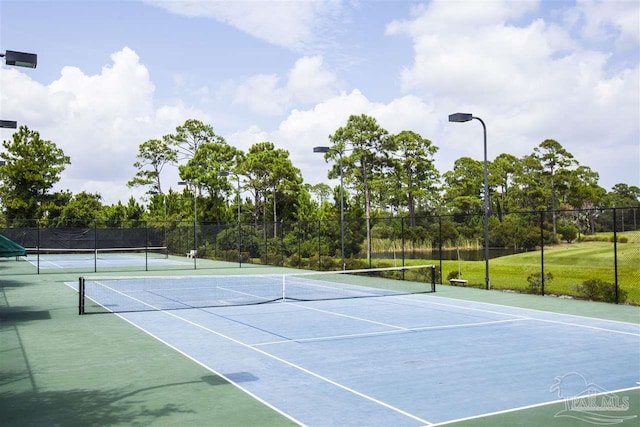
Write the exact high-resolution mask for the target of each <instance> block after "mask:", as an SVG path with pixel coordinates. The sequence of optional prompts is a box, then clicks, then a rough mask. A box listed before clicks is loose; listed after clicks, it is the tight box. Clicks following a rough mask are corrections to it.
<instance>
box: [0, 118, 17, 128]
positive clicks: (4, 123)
mask: <svg viewBox="0 0 640 427" xmlns="http://www.w3.org/2000/svg"><path fill="white" fill-rule="evenodd" d="M17 127H18V122H16V121H15V120H0V128H3V129H15V128H17Z"/></svg>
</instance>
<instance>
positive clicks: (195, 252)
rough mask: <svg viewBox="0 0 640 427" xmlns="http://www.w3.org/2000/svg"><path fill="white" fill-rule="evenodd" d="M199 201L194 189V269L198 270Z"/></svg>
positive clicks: (182, 182) (179, 183)
mask: <svg viewBox="0 0 640 427" xmlns="http://www.w3.org/2000/svg"><path fill="white" fill-rule="evenodd" d="M189 184H190V183H189V182H188V181H179V182H178V185H187V186H188V185H189ZM197 200H198V192H197V191H196V188H195V187H194V189H193V246H194V252H193V268H194V269H195V268H196V265H197V264H196V259H197V258H198V231H197V224H198V206H197Z"/></svg>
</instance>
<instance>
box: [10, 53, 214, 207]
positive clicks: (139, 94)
mask: <svg viewBox="0 0 640 427" xmlns="http://www.w3.org/2000/svg"><path fill="white" fill-rule="evenodd" d="M111 60H112V63H111V64H110V65H108V66H105V67H103V68H102V70H101V72H100V74H96V75H86V74H84V72H83V71H82V70H81V69H79V68H76V67H64V68H63V69H62V71H61V74H60V77H59V78H58V79H57V80H55V81H53V82H51V83H50V84H48V85H43V84H40V83H37V82H34V81H33V80H31V79H30V78H29V77H28V75H27V74H25V73H23V72H21V71H17V70H16V69H4V68H2V69H0V77H2V79H1V80H2V90H1V100H0V101H1V102H0V105H2V107H3V109H2V114H3V117H4V116H5V115H6V116H7V117H12V120H17V121H18V123H19V124H20V125H26V126H28V127H29V129H32V130H37V131H38V132H39V133H40V136H41V137H42V138H43V139H46V140H50V141H52V142H54V143H55V144H56V145H57V146H58V147H59V148H61V149H62V150H63V151H64V153H65V154H66V155H68V156H69V157H70V158H71V165H69V166H67V169H66V170H65V171H64V172H63V173H62V175H61V181H60V182H59V185H58V188H59V189H69V190H71V191H72V192H73V193H78V192H80V191H88V192H98V193H100V194H101V195H102V196H103V199H104V201H105V202H106V203H113V202H115V201H117V200H123V201H126V199H128V196H129V195H135V196H138V195H139V194H140V193H141V191H140V190H138V189H128V188H127V187H126V185H125V184H126V182H127V181H128V180H130V179H131V178H133V176H134V175H135V172H136V171H135V169H134V167H133V163H134V162H135V160H136V155H137V153H138V147H139V145H140V144H141V143H142V142H144V141H146V140H147V139H151V138H157V137H160V136H162V135H163V134H165V133H170V132H172V131H174V129H175V127H176V126H177V125H179V124H182V123H183V122H184V121H185V120H186V119H187V118H199V119H202V120H204V121H208V119H209V117H208V115H207V114H205V113H203V112H202V111H199V110H197V109H194V108H191V107H188V106H185V105H184V104H183V103H182V102H177V103H175V104H174V105H165V106H160V107H158V108H154V105H153V104H154V85H153V83H152V82H151V80H150V78H149V73H148V71H147V69H146V67H145V66H144V65H142V64H140V58H139V57H138V55H137V54H136V53H135V52H134V51H133V50H131V49H129V48H126V47H125V48H123V49H122V50H120V51H118V52H116V53H114V54H113V55H111ZM2 136H3V139H4V138H5V137H6V138H7V139H8V138H9V137H10V135H8V134H5V133H4V132H3V135H2ZM172 179H174V178H172ZM175 180H176V181H177V179H175Z"/></svg>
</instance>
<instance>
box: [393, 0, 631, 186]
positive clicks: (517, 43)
mask: <svg viewBox="0 0 640 427" xmlns="http://www.w3.org/2000/svg"><path fill="white" fill-rule="evenodd" d="M623 3H624V2H623ZM535 5H536V4H535V3H533V2H516V3H511V2H502V1H497V0H496V1H491V2H461V3H458V2H454V3H453V4H452V2H449V1H447V2H442V1H434V2H432V3H429V5H428V6H427V7H419V8H416V9H415V11H414V16H413V18H412V19H411V20H409V21H403V22H399V21H398V22H393V23H391V24H389V25H388V26H387V34H389V35H398V34H406V35H408V36H409V37H410V38H411V40H412V42H413V47H414V52H415V57H414V63H413V64H411V66H409V67H406V68H405V69H404V70H403V72H402V85H403V89H404V91H405V92H407V93H414V94H416V95H419V96H421V97H422V98H423V99H430V100H434V104H435V107H434V108H435V109H434V111H437V112H438V113H439V115H440V117H441V118H442V119H443V120H446V116H447V114H449V113H453V112H456V111H465V112H472V113H474V114H476V115H477V116H479V117H482V118H483V119H484V120H485V122H487V125H488V134H489V157H490V158H492V156H495V155H497V154H499V153H502V152H509V153H511V154H515V155H522V154H528V153H530V152H531V151H532V149H533V147H535V146H537V145H538V144H539V143H540V142H541V141H543V140H544V139H546V138H553V139H556V140H558V141H559V142H560V143H561V144H562V145H563V146H564V147H565V148H566V149H568V150H569V151H570V152H572V153H573V154H574V155H575V156H576V157H577V159H578V160H579V161H580V162H581V163H582V164H585V165H588V166H590V167H592V168H593V169H595V170H596V171H598V170H599V169H601V168H605V167H610V168H613V169H616V168H621V167H622V168H626V169H627V170H634V169H635V170H636V171H637V170H638V139H637V135H638V134H639V129H638V122H639V121H638V117H639V109H640V106H639V93H640V88H639V81H640V80H639V78H638V77H639V72H638V63H637V61H633V62H632V63H631V64H632V65H631V67H627V68H622V69H619V68H620V67H619V66H618V67H615V66H614V67H612V66H611V59H612V57H613V55H615V54H616V52H611V51H600V50H596V48H594V47H593V44H591V43H589V42H588V41H585V40H584V39H580V38H577V37H576V35H575V34H577V33H580V32H579V31H578V32H575V31H574V30H575V29H576V28H568V29H564V28H562V27H561V26H560V25H557V24H555V23H553V22H547V21H545V20H543V19H542V18H537V19H534V20H530V21H527V20H526V15H525V13H526V12H528V11H529V10H530V9H527V7H530V6H535ZM481 6H482V7H481ZM617 6H618V2H587V3H581V4H580V5H579V7H580V8H582V9H575V10H572V11H567V12H566V14H565V15H564V18H565V19H568V17H569V16H573V17H574V19H573V22H574V25H577V26H580V25H584V27H581V28H583V30H584V32H591V33H593V34H596V32H595V30H594V29H598V30H599V31H602V29H603V28H604V29H605V30H607V31H608V33H607V34H615V35H617V37H623V35H625V34H627V33H629V30H628V26H629V24H628V23H627V21H626V19H624V18H623V13H622V12H620V11H619V10H618V8H617ZM625 7H626V8H628V7H629V5H628V3H625ZM604 10H606V11H607V12H606V13H605V12H602V13H601V14H599V15H598V14H597V13H596V11H604ZM581 13H582V14H584V15H585V16H591V18H587V19H586V20H584V19H582V20H581V19H580V18H575V17H576V16H579V15H580V14H581ZM630 14H631V15H632V16H634V15H635V16H636V17H637V14H638V8H637V3H636V5H635V11H633V12H632V13H630ZM596 17H597V18H596ZM513 19H516V20H517V21H514V22H519V24H517V25H516V24H513V23H510V20H513ZM584 22H586V24H584ZM637 27H638V23H637V20H636V23H635V28H636V35H637ZM612 28H613V29H612ZM614 30H615V31H614ZM630 32H633V31H630ZM625 37H628V34H627V36H625ZM442 125H443V128H442V132H443V133H442V136H441V137H442V140H441V141H439V143H438V144H437V145H440V146H441V153H443V154H444V152H445V150H447V149H449V148H450V147H451V148H455V149H460V150H462V151H459V152H457V153H456V155H457V156H456V157H460V155H470V154H472V155H473V156H474V157H476V158H478V154H480V155H481V151H480V150H479V149H481V147H482V144H481V143H480V144H474V145H469V144H465V141H469V140H470V138H475V139H476V140H477V139H478V138H477V135H478V130H477V129H474V127H473V126H470V125H467V126H456V127H455V129H452V128H451V125H449V126H445V123H443V124H442ZM447 125H448V124H447ZM472 146H473V147H474V148H473V151H471V150H472V148H471V147H472ZM593 147H599V148H593ZM614 147H616V149H615V150H614ZM621 147H626V148H623V149H622V150H623V151H622V152H620V151H618V149H619V148H621ZM607 150H608V151H609V152H610V153H611V154H610V155H609V156H605V157H607V163H604V162H603V160H602V158H600V159H598V157H597V156H603V155H604V153H605V152H606V151H607ZM623 153H626V154H623ZM630 154H632V155H630ZM445 155H446V154H445ZM480 158H481V157H480ZM614 158H615V161H614V160H612V159H614ZM609 160H611V161H609ZM616 162H617V163H618V166H615V164H616ZM601 170H602V169H601ZM636 175H637V173H636ZM636 181H637V178H636ZM632 184H633V183H632ZM605 185H607V184H605Z"/></svg>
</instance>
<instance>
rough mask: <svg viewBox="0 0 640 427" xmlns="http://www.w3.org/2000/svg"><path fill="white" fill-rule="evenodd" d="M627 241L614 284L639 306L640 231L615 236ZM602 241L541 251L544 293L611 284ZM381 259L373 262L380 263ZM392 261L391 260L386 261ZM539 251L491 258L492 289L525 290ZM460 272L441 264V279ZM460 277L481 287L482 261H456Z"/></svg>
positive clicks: (610, 256) (609, 252)
mask: <svg viewBox="0 0 640 427" xmlns="http://www.w3.org/2000/svg"><path fill="white" fill-rule="evenodd" d="M621 236H626V237H627V243H618V244H617V249H618V284H619V286H620V289H621V290H623V291H624V292H626V293H627V299H626V302H627V303H632V304H636V305H638V304H640V268H639V267H638V266H640V233H637V232H633V233H618V238H620V237H621ZM601 237H603V238H602V239H600V240H601V241H587V242H574V243H571V244H562V245H556V246H552V247H545V248H544V271H545V273H546V274H549V273H551V274H552V275H553V278H552V279H551V280H547V281H546V282H545V293H549V294H559V295H573V296H579V294H578V293H577V291H576V286H577V285H579V284H582V283H584V282H585V281H587V280H592V279H600V280H603V281H605V282H609V283H614V282H615V271H614V251H613V243H611V242H609V241H608V239H607V238H605V237H608V236H601ZM380 261H381V260H376V264H377V265H378V266H382V265H380V264H381V262H380ZM390 263H393V261H390ZM405 263H406V264H408V265H419V264H431V263H434V264H436V265H438V266H439V265H440V261H439V260H431V259H413V260H405ZM541 266H542V252H541V251H539V250H538V251H532V252H526V253H521V254H515V255H509V256H504V257H500V258H495V259H492V260H490V263H489V270H490V274H489V276H490V278H491V287H492V288H493V289H513V290H518V291H523V292H526V291H527V289H528V288H529V282H528V281H527V278H528V277H529V276H530V275H531V274H534V273H540V272H541ZM457 271H458V261H442V277H443V281H444V282H445V283H446V282H447V275H448V274H449V273H451V272H457ZM460 271H461V273H462V279H465V280H468V284H467V286H478V287H484V283H485V264H484V261H464V260H461V261H460Z"/></svg>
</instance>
